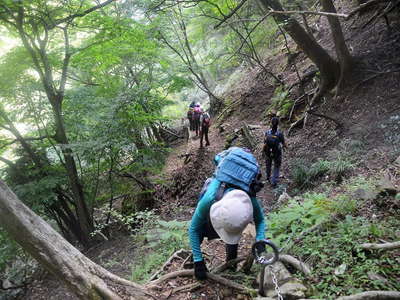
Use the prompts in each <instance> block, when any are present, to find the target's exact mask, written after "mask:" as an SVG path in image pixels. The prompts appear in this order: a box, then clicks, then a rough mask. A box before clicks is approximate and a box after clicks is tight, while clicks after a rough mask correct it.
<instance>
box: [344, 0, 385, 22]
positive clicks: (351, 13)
mask: <svg viewBox="0 0 400 300" xmlns="http://www.w3.org/2000/svg"><path fill="white" fill-rule="evenodd" d="M391 1H392V0H371V1H368V2H366V3H363V4H361V5H360V6H358V7H357V8H356V9H354V10H353V11H351V12H350V13H349V14H348V15H347V18H346V19H350V18H351V17H352V16H354V15H355V14H356V13H358V12H360V11H361V10H363V9H364V8H366V7H368V6H371V5H373V4H377V3H383V2H391Z"/></svg>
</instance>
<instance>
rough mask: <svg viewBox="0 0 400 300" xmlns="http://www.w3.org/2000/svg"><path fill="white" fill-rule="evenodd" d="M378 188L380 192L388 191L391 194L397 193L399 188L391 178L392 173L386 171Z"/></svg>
mask: <svg viewBox="0 0 400 300" xmlns="http://www.w3.org/2000/svg"><path fill="white" fill-rule="evenodd" d="M377 190H378V192H379V193H380V194H382V193H387V194H390V195H396V194H397V189H396V187H395V186H394V184H393V182H392V180H391V179H390V173H389V172H385V175H384V176H383V177H382V178H381V179H380V180H379V182H378V186H377Z"/></svg>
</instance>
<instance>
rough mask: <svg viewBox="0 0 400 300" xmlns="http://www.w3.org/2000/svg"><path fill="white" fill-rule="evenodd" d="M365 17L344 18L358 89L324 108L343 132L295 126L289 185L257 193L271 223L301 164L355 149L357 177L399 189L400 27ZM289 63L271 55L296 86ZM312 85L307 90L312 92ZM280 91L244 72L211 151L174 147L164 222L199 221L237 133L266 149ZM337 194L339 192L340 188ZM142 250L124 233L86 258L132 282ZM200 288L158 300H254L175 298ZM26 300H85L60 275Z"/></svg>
mask: <svg viewBox="0 0 400 300" xmlns="http://www.w3.org/2000/svg"><path fill="white" fill-rule="evenodd" d="M344 10H346V8H344ZM364 21H365V19H362V18H361V19H359V20H357V21H356V22H350V21H349V22H344V24H343V25H344V26H343V27H344V33H345V36H346V38H347V39H348V43H349V48H350V49H352V54H353V55H354V57H355V61H356V69H355V72H354V74H353V75H352V78H351V80H350V81H349V84H348V85H346V86H345V87H344V89H343V90H342V91H341V92H340V93H339V94H338V97H335V95H333V94H329V95H327V97H326V100H325V102H324V103H323V104H322V105H320V108H319V110H318V113H319V114H321V115H325V116H329V117H331V118H334V119H335V120H336V121H337V122H339V123H340V124H341V127H340V128H338V127H337V126H336V124H335V123H334V122H332V121H331V120H329V119H327V118H325V117H320V116H310V118H309V119H308V122H307V125H306V126H305V127H304V128H302V129H295V130H294V131H292V134H291V135H290V136H289V137H287V141H288V150H287V151H286V152H285V153H284V159H283V165H282V174H281V175H282V178H281V183H280V187H279V188H278V189H276V190H272V189H271V188H270V187H269V186H268V185H266V187H265V188H264V189H263V190H262V192H260V193H259V195H258V198H259V199H260V200H261V202H262V204H263V207H264V210H265V214H266V216H267V218H268V214H269V213H270V212H271V210H273V209H274V208H276V201H277V198H278V196H279V193H281V192H282V191H284V190H286V191H287V192H288V193H289V194H296V193H298V192H299V191H298V190H297V189H296V187H295V185H294V183H293V173H292V170H293V169H294V167H295V165H296V164H298V163H299V161H300V160H301V161H302V163H303V164H305V165H311V163H313V162H315V161H318V159H324V158H329V157H330V155H332V153H333V152H334V151H336V152H337V151H339V152H346V151H347V152H351V153H353V155H355V156H357V157H358V158H359V163H358V164H357V165H356V166H355V167H354V168H353V170H352V171H351V173H352V175H353V176H356V175H363V176H365V177H374V178H377V177H378V178H379V177H381V176H383V174H385V173H389V174H390V177H391V179H392V182H393V184H394V185H395V186H397V187H399V186H400V171H399V169H398V168H396V167H394V164H393V162H394V161H395V160H396V159H397V157H398V156H399V155H400V101H399V99H400V90H399V88H398V83H399V82H400V72H399V70H400V48H399V47H393V46H394V45H396V44H397V45H398V43H399V40H400V31H394V32H392V33H391V34H389V32H388V31H387V28H386V26H385V25H384V22H383V20H381V21H378V22H377V23H376V24H374V25H373V26H369V27H368V28H367V30H364V29H361V28H362V26H361V25H362V23H363V22H364ZM318 23H319V25H320V26H319V31H318V32H317V33H316V38H317V40H318V41H319V42H320V43H321V44H322V45H323V46H324V47H325V48H327V49H331V52H332V54H333V45H332V41H331V39H330V34H329V32H328V27H327V26H326V22H325V21H324V19H318ZM291 45H292V46H293V44H291ZM293 48H294V47H293ZM333 55H334V54H333ZM287 58H288V57H287V54H285V52H284V50H282V51H281V52H280V53H278V55H276V56H275V57H274V58H271V59H269V61H268V62H267V64H268V65H269V66H271V68H273V69H274V70H275V71H277V70H279V72H280V75H281V76H282V78H285V84H286V86H291V85H292V84H293V83H295V82H296V80H297V78H296V76H295V72H294V68H293V65H292V64H288V63H287ZM295 63H296V65H297V67H298V69H299V72H300V74H304V73H305V72H306V71H307V70H309V69H310V66H311V63H310V62H309V60H308V59H305V57H304V56H303V54H301V53H300V54H299V55H297V56H296V58H295ZM305 88H306V89H307V86H305ZM308 88H313V86H312V83H309V85H308ZM274 91H275V86H274V85H272V84H271V83H270V81H269V80H266V79H265V78H264V77H263V76H260V72H258V71H257V70H252V71H249V72H248V73H247V74H245V75H244V76H243V80H241V83H240V85H238V86H236V87H235V89H234V90H233V91H232V92H231V93H230V94H229V95H226V99H229V101H227V103H226V105H227V106H232V109H231V110H230V113H229V114H227V115H225V116H223V117H221V118H220V119H219V120H213V126H212V128H211V131H210V142H211V145H210V146H209V147H205V148H202V149H200V148H199V140H198V138H196V137H193V136H192V137H190V138H189V142H188V143H187V144H186V143H182V144H180V145H178V146H176V147H175V148H174V149H173V151H172V152H171V153H170V155H169V157H168V159H167V161H166V166H165V169H164V172H163V174H162V179H163V180H164V182H165V184H161V185H160V186H159V191H158V192H159V193H160V194H162V195H163V198H162V200H160V201H159V202H157V203H156V211H157V213H158V214H159V215H160V216H161V218H162V219H164V220H167V221H168V220H182V221H187V220H190V218H191V216H192V214H193V212H194V209H195V206H196V202H197V198H198V194H199V192H200V190H201V187H202V185H203V183H204V181H205V180H206V179H207V178H208V177H210V176H211V175H212V173H213V171H214V165H213V157H214V155H215V154H217V153H218V152H220V151H222V150H224V148H225V147H226V145H227V141H228V140H229V139H230V138H231V137H232V134H233V133H234V132H235V131H238V130H239V129H240V128H241V127H242V126H243V124H244V123H246V124H248V125H255V126H254V128H255V129H254V130H252V133H253V135H254V136H255V137H256V139H257V142H258V145H261V144H262V138H263V132H264V131H265V130H266V129H267V124H268V118H267V117H266V115H265V113H264V112H265V110H266V109H267V108H268V106H269V105H271V104H272V100H271V99H272V98H273V96H274ZM300 96H301V94H300V90H299V89H297V88H295V89H293V90H292V91H291V92H290V94H289V97H290V98H291V99H297V98H298V97H300ZM302 109H304V107H301V106H300V107H299V108H298V109H296V111H295V114H294V118H293V119H291V120H287V119H286V120H285V119H284V120H283V123H282V128H283V129H284V131H285V132H286V131H287V129H288V126H289V124H290V123H291V122H293V121H294V120H295V118H296V116H298V115H300V113H301V112H302ZM344 141H347V142H350V144H351V145H355V144H357V145H358V146H357V147H358V148H357V152H354V151H353V150H354V149H350V148H346V146H344V144H345V143H343V142H344ZM234 145H244V146H245V141H243V140H241V138H239V139H238V140H237V141H236V142H235V143H234ZM347 145H349V143H347ZM354 147H356V146H354ZM352 151H353V152H352ZM184 154H190V161H189V162H188V163H187V164H185V163H184V158H183V157H182V156H183V155H184ZM255 155H256V157H257V159H258V161H259V163H260V165H261V167H262V169H263V175H264V172H265V168H264V160H263V158H262V155H261V147H260V146H257V147H256V149H255ZM318 180H319V181H318V182H317V183H315V185H314V187H313V190H314V191H322V190H323V188H324V185H323V183H327V182H331V181H332V178H330V177H329V176H326V177H323V178H319V179H318ZM335 192H336V193H340V189H339V187H338V189H337V190H336V191H335ZM388 201H389V200H388ZM391 201H392V200H391ZM359 206H360V207H359V212H358V214H360V215H362V216H364V217H367V218H378V219H379V218H382V219H384V218H385V217H386V216H388V215H390V216H397V217H398V207H396V206H393V205H392V204H390V203H389V202H387V203H386V204H385V205H383V206H382V205H379V204H378V203H376V202H374V201H366V202H363V203H360V204H359ZM397 238H399V237H397ZM251 243H252V237H251V234H249V235H247V236H245V238H244V239H242V241H241V245H240V250H239V252H240V253H244V252H245V253H247V251H248V248H249V247H250V246H251ZM136 248H137V247H136V245H135V243H134V242H133V240H132V237H131V236H129V235H126V234H123V233H116V235H115V236H114V237H113V238H112V239H110V240H109V241H106V242H104V243H102V244H101V245H99V246H97V247H96V248H93V249H91V250H90V251H89V252H88V253H87V255H88V256H89V257H90V258H92V259H93V260H94V261H95V262H97V263H100V264H101V265H103V266H104V267H106V268H107V269H108V270H110V271H112V272H114V273H115V274H117V275H119V276H122V277H125V278H130V275H131V272H132V270H131V264H132V263H134V262H135V259H136V258H137V257H135V255H137V251H136V250H137V249H136ZM202 249H203V250H204V252H206V253H207V254H208V257H209V258H211V259H210V260H209V263H210V264H212V265H213V266H216V265H218V264H220V263H222V262H223V261H224V257H225V250H224V245H223V243H222V242H220V241H212V242H205V243H204V244H203V245H202ZM180 267H181V263H180V262H174V263H172V264H171V265H170V266H169V267H168V269H167V270H166V271H172V270H175V269H178V268H180ZM154 271H156V270H154ZM254 279H255V276H254ZM194 282H195V280H194V279H190V278H184V279H182V278H178V279H173V280H170V281H168V282H166V283H165V285H164V286H163V289H162V292H160V295H159V296H160V299H165V298H168V299H239V298H241V299H246V296H244V295H241V296H238V295H235V294H234V292H233V291H231V290H229V289H226V288H222V287H220V286H219V285H218V284H215V283H212V282H207V284H203V285H202V286H201V287H200V288H198V289H196V290H195V291H191V292H177V293H173V294H172V291H173V290H174V289H175V288H176V287H179V286H183V285H186V284H190V283H194ZM252 284H254V282H252ZM23 299H32V300H39V299H49V300H55V299H66V300H69V299H76V298H75V296H73V295H72V294H71V293H70V292H68V290H67V289H66V288H63V287H61V286H60V285H59V283H58V281H56V280H55V279H54V278H52V276H51V275H49V274H42V276H39V277H38V278H37V280H35V281H34V283H33V284H32V285H31V287H30V288H29V291H28V293H27V294H26V295H25V296H24V298H23Z"/></svg>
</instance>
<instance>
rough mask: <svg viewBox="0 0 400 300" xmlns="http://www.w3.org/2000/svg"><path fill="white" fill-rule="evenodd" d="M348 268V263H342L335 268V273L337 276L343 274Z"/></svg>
mask: <svg viewBox="0 0 400 300" xmlns="http://www.w3.org/2000/svg"><path fill="white" fill-rule="evenodd" d="M346 269H347V265H346V264H341V265H340V266H339V267H337V268H336V269H335V275H336V276H338V275H343V274H344V272H346Z"/></svg>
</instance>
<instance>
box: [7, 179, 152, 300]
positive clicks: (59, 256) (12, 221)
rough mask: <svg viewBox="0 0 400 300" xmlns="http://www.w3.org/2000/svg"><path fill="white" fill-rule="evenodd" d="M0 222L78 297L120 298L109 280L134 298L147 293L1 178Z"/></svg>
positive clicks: (98, 299) (146, 297)
mask: <svg viewBox="0 0 400 300" xmlns="http://www.w3.org/2000/svg"><path fill="white" fill-rule="evenodd" d="M0 225H1V226H2V227H3V228H4V229H5V230H6V231H7V232H8V233H9V234H10V236H11V237H12V238H13V239H14V240H15V241H17V242H18V243H19V244H20V245H21V247H22V248H23V249H24V250H25V251H26V252H28V253H29V254H30V255H32V256H33V257H34V258H35V259H36V260H37V261H38V262H39V263H40V264H41V265H42V266H43V267H44V268H45V269H46V270H47V271H49V272H51V273H52V274H53V275H54V276H56V277H57V278H58V279H59V280H60V281H62V282H64V283H65V284H66V285H67V286H68V288H69V289H70V290H71V291H72V292H74V293H75V294H76V295H77V296H78V297H79V298H80V299H84V300H100V299H106V300H119V299H122V297H121V296H122V295H121V294H120V292H115V291H113V290H112V289H111V288H110V287H109V286H108V284H107V283H110V282H112V283H113V285H114V286H115V284H118V285H120V286H119V288H118V289H117V290H118V291H121V286H123V289H122V290H123V291H124V292H123V293H124V294H125V295H130V296H132V297H133V298H134V299H148V298H149V296H150V294H149V293H147V292H146V290H145V289H144V288H143V287H142V286H140V285H138V284H135V283H133V282H130V281H127V280H125V279H122V278H119V277H117V276H115V275H113V274H112V273H110V272H108V271H107V270H105V269H104V268H102V267H101V266H99V265H97V264H95V263H94V262H92V261H91V260H90V259H88V258H87V257H86V256H84V255H83V254H82V253H81V252H79V251H78V249H76V248H75V247H73V246H72V245H71V244H69V243H68V242H67V241H66V240H65V239H64V238H63V237H62V236H61V235H59V234H58V232H56V231H55V230H54V229H53V228H52V227H51V226H50V225H49V224H47V223H46V222H45V221H43V219H41V218H40V217H39V216H37V215H36V214H35V213H34V212H32V211H31V210H30V209H29V208H28V207H27V206H25V205H24V204H23V203H22V202H21V201H20V200H19V199H18V198H17V196H16V195H15V194H14V193H13V192H12V191H11V190H10V189H9V188H8V187H7V185H6V184H5V183H4V182H3V181H0Z"/></svg>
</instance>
